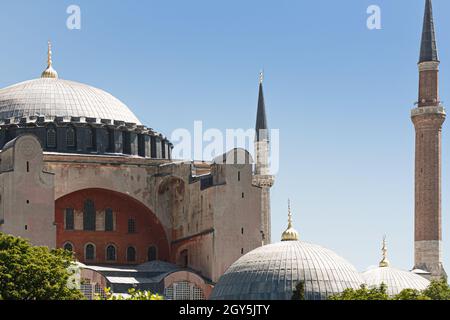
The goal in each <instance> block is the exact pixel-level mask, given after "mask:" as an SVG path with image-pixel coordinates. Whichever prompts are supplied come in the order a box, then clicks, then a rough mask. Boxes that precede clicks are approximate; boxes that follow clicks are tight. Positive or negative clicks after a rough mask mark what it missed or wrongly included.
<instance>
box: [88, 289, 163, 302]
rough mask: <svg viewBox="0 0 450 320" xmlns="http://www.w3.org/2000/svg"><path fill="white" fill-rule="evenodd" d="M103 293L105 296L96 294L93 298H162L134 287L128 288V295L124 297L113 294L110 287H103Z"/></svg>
mask: <svg viewBox="0 0 450 320" xmlns="http://www.w3.org/2000/svg"><path fill="white" fill-rule="evenodd" d="M105 295H106V297H101V296H100V295H98V294H97V295H96V297H95V300H164V297H163V296H161V295H159V294H154V293H151V292H150V291H140V290H136V289H130V290H128V295H129V296H127V297H124V296H123V295H113V293H112V292H111V288H105Z"/></svg>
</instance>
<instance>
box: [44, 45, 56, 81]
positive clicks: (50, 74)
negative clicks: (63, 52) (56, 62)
mask: <svg viewBox="0 0 450 320" xmlns="http://www.w3.org/2000/svg"><path fill="white" fill-rule="evenodd" d="M41 78H53V79H57V78H58V72H56V70H55V69H53V60H52V43H51V42H50V40H49V41H48V49H47V69H45V70H44V72H42V75H41Z"/></svg>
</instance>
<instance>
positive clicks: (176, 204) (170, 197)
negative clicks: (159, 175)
mask: <svg viewBox="0 0 450 320" xmlns="http://www.w3.org/2000/svg"><path fill="white" fill-rule="evenodd" d="M157 190H158V191H157V197H158V207H157V208H158V211H161V212H164V213H165V214H166V215H167V216H169V217H170V219H171V223H172V228H173V238H175V239H176V238H179V237H182V236H183V235H184V232H185V231H187V230H183V225H184V224H186V223H185V222H186V221H187V218H188V217H187V215H186V212H185V204H184V199H185V193H186V184H185V182H184V180H183V179H181V178H180V177H177V176H167V177H164V178H163V179H162V180H161V181H160V183H159V184H158V188H157Z"/></svg>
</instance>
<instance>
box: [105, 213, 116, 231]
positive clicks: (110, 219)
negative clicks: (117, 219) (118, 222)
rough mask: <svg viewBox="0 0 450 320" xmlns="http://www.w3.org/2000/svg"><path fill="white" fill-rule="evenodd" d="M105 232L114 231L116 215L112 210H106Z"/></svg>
mask: <svg viewBox="0 0 450 320" xmlns="http://www.w3.org/2000/svg"><path fill="white" fill-rule="evenodd" d="M105 231H114V214H113V210H112V209H111V208H108V209H106V210H105Z"/></svg>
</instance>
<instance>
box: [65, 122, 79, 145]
mask: <svg viewBox="0 0 450 320" xmlns="http://www.w3.org/2000/svg"><path fill="white" fill-rule="evenodd" d="M66 145H67V147H68V148H76V146H77V132H76V130H75V128H74V127H72V126H70V127H68V128H67V130H66Z"/></svg>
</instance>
